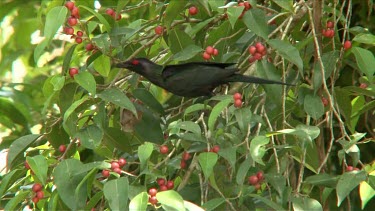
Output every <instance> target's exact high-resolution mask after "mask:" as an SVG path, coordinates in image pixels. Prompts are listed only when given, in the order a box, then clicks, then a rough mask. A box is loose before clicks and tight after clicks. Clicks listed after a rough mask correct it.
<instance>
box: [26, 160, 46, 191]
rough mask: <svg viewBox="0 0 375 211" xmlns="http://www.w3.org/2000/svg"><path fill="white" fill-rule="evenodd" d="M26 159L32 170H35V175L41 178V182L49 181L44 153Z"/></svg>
mask: <svg viewBox="0 0 375 211" xmlns="http://www.w3.org/2000/svg"><path fill="white" fill-rule="evenodd" d="M26 161H27V163H28V164H29V166H30V168H31V170H33V172H34V174H35V176H36V177H37V178H38V179H39V182H41V183H42V184H43V185H45V184H46V182H47V171H48V163H47V159H46V158H45V157H44V156H42V155H36V156H34V157H26Z"/></svg>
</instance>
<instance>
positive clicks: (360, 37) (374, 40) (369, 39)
mask: <svg viewBox="0 0 375 211" xmlns="http://www.w3.org/2000/svg"><path fill="white" fill-rule="evenodd" d="M353 41H355V42H359V43H363V44H366V45H375V35H373V34H369V33H360V34H357V35H356V36H355V37H354V38H353Z"/></svg>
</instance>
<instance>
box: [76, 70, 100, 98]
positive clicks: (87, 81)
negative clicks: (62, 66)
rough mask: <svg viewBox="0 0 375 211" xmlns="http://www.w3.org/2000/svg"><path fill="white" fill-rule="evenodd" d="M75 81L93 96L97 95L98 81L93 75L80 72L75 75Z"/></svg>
mask: <svg viewBox="0 0 375 211" xmlns="http://www.w3.org/2000/svg"><path fill="white" fill-rule="evenodd" d="M74 80H75V81H76V82H77V83H78V84H79V85H80V86H82V87H83V88H84V89H86V90H87V91H88V92H90V93H91V94H92V95H93V96H95V95H96V81H95V78H94V76H93V75H92V74H91V73H89V72H87V71H84V72H80V73H78V74H76V75H74Z"/></svg>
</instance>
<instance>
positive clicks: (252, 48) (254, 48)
mask: <svg viewBox="0 0 375 211" xmlns="http://www.w3.org/2000/svg"><path fill="white" fill-rule="evenodd" d="M256 51H257V49H256V47H255V46H250V47H249V53H250V54H251V55H253V56H254V54H255V52H256Z"/></svg>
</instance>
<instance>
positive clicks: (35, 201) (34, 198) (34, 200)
mask: <svg viewBox="0 0 375 211" xmlns="http://www.w3.org/2000/svg"><path fill="white" fill-rule="evenodd" d="M31 200H32V201H33V202H34V204H36V203H38V202H39V198H38V197H37V196H35V197H33V198H32V199H31Z"/></svg>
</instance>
